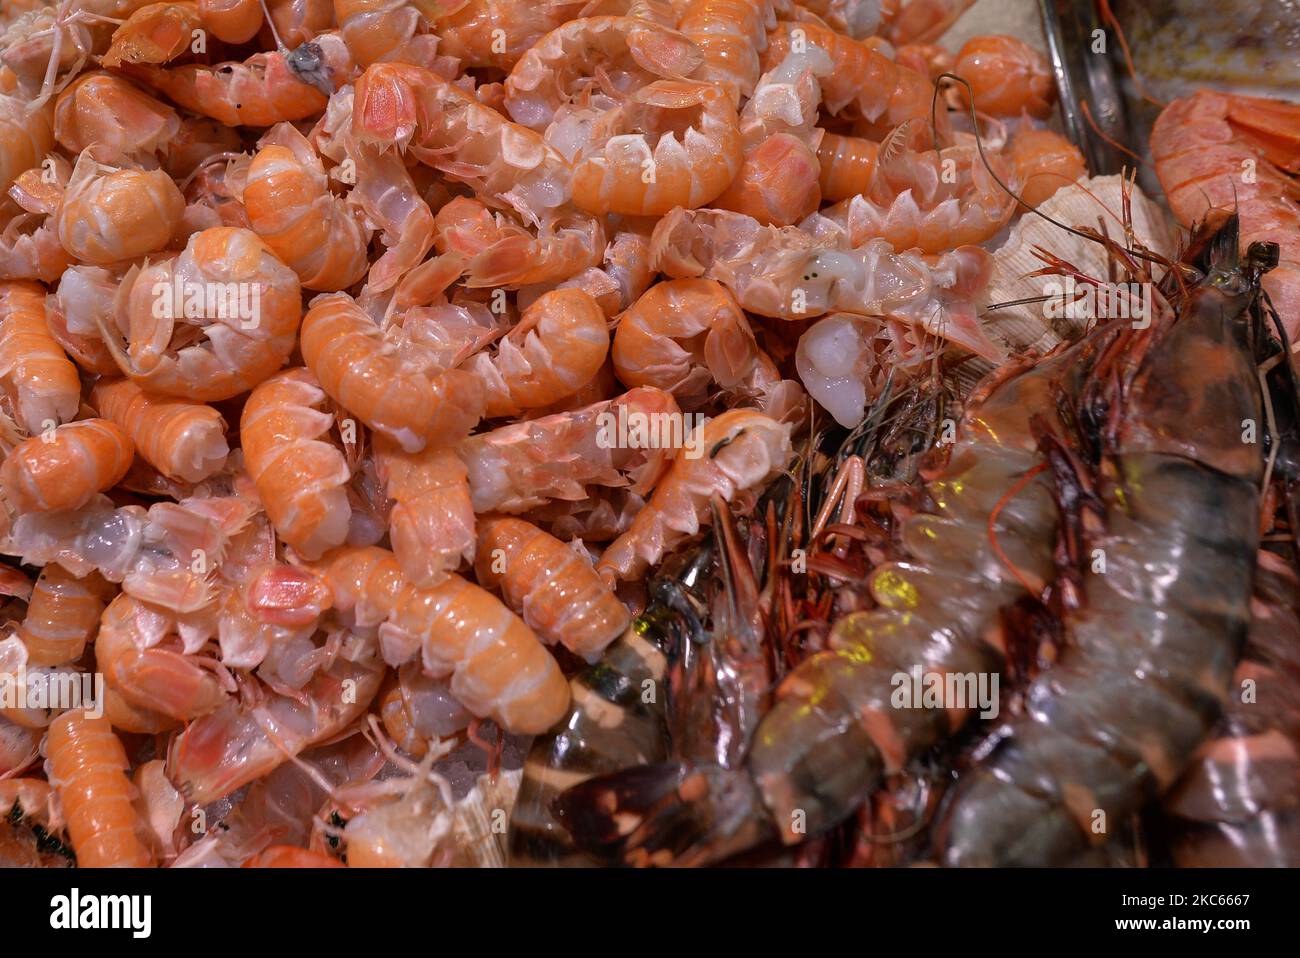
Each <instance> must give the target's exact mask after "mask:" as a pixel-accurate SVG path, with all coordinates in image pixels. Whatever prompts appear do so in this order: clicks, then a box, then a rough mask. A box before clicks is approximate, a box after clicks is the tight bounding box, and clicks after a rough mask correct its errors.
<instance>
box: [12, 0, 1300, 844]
mask: <svg viewBox="0 0 1300 958" xmlns="http://www.w3.org/2000/svg"><path fill="white" fill-rule="evenodd" d="M971 2H972V0H803V2H795V0H544V2H535V0H443V2H436V3H435V2H430V0H176V2H161V3H159V2H153V3H148V2H141V0H57V2H55V3H52V4H50V5H43V4H41V3H38V2H33V0H0V192H2V193H3V198H2V199H0V453H2V454H3V462H2V463H0V625H3V629H2V630H0V865H4V866H43V867H62V866H68V865H77V866H83V867H105V866H169V867H171V866H176V867H214V866H216V867H240V866H242V867H343V866H348V867H365V866H385V867H391V866H405V867H428V866H447V865H471V866H498V865H507V864H508V865H515V866H557V865H564V866H592V865H626V864H631V865H693V864H712V863H720V862H724V861H725V862H728V863H736V864H747V865H822V866H840V865H852V866H891V865H911V864H922V863H939V864H946V865H1075V864H1106V865H1148V864H1152V865H1160V864H1178V865H1204V864H1219V865H1225V864H1227V865H1246V866H1257V865H1281V864H1292V865H1294V864H1297V863H1300V575H1298V574H1297V569H1298V568H1300V566H1298V565H1297V562H1298V561H1300V389H1298V388H1297V380H1296V372H1295V364H1294V363H1293V357H1292V351H1291V343H1292V342H1293V341H1294V340H1295V338H1296V335H1297V333H1298V332H1300V206H1298V205H1297V203H1298V201H1300V185H1298V184H1297V180H1296V176H1297V174H1300V105H1297V104H1294V103H1290V102H1287V101H1284V100H1280V99H1268V98H1263V97H1248V96H1241V95H1234V94H1232V93H1226V92H1217V91H1215V90H1213V89H1209V88H1204V89H1200V90H1197V91H1196V92H1194V93H1192V94H1190V95H1187V96H1184V97H1181V98H1178V99H1173V100H1170V101H1169V102H1167V103H1161V108H1162V111H1161V113H1160V115H1159V119H1158V121H1157V122H1156V123H1155V126H1154V128H1153V130H1152V132H1151V136H1150V142H1149V144H1140V145H1138V150H1137V152H1141V150H1142V149H1143V148H1146V147H1149V151H1150V154H1149V155H1150V157H1151V159H1152V162H1153V166H1154V171H1155V174H1156V176H1157V177H1158V178H1159V182H1160V184H1161V186H1162V188H1163V194H1164V195H1163V196H1151V197H1148V196H1145V195H1143V194H1142V193H1141V191H1139V190H1138V189H1137V188H1136V186H1135V181H1134V179H1133V178H1132V177H1131V176H1100V175H1089V174H1090V173H1098V172H1099V171H1089V170H1088V169H1086V167H1085V164H1084V160H1083V156H1082V154H1081V153H1080V151H1079V150H1078V149H1077V148H1076V147H1075V145H1073V144H1072V143H1071V142H1070V141H1069V140H1068V139H1066V138H1065V137H1064V136H1062V135H1061V134H1060V133H1058V132H1056V131H1055V129H1054V128H1053V116H1054V110H1055V100H1056V95H1057V94H1056V88H1055V85H1054V81H1053V74H1052V70H1051V68H1050V66H1049V63H1048V61H1047V60H1046V58H1045V56H1044V55H1043V54H1042V53H1040V52H1039V51H1038V50H1037V49H1036V48H1035V47H1033V46H1031V45H1029V44H1028V43H1026V42H1025V41H1024V40H1022V39H1018V38H1015V37H1010V36H1004V35H980V36H976V37H974V38H972V39H970V40H969V41H967V42H966V43H965V44H964V45H961V46H960V48H957V49H949V48H947V47H944V46H942V45H940V44H939V42H938V41H939V40H940V38H941V37H943V36H944V35H945V34H946V33H947V31H948V29H949V28H950V27H951V26H952V25H953V24H954V23H955V22H956V21H957V20H958V18H959V17H960V16H961V15H962V14H963V13H964V12H965V11H966V10H967V8H969V7H970V6H971ZM1135 155H1136V153H1135ZM1166 210H1167V211H1168V212H1166Z"/></svg>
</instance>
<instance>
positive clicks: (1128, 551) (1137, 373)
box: [936, 219, 1267, 865]
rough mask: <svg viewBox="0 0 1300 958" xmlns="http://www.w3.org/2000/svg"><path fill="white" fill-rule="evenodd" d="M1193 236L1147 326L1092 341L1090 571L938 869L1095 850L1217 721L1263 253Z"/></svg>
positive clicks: (1251, 502)
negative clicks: (1179, 279) (1181, 272)
mask: <svg viewBox="0 0 1300 958" xmlns="http://www.w3.org/2000/svg"><path fill="white" fill-rule="evenodd" d="M1196 244H1198V245H1199V247H1200V248H1199V249H1198V248H1197V245H1194V246H1193V253H1194V254H1196V255H1195V258H1194V259H1192V263H1193V264H1194V265H1196V266H1197V267H1199V268H1200V270H1201V278H1200V279H1199V281H1198V282H1197V283H1195V285H1193V286H1191V288H1190V289H1187V288H1186V287H1184V288H1179V287H1178V286H1176V285H1175V282H1176V281H1175V280H1172V279H1171V280H1170V281H1169V282H1168V283H1167V284H1166V285H1165V287H1164V290H1165V294H1166V296H1167V297H1168V302H1169V307H1170V308H1168V309H1166V310H1164V311H1163V315H1162V316H1160V317H1158V319H1157V320H1156V321H1153V322H1152V323H1151V326H1150V328H1149V329H1144V330H1137V329H1133V328H1132V325H1131V324H1129V323H1126V322H1123V321H1119V322H1117V323H1112V324H1110V325H1108V326H1107V327H1104V328H1103V329H1102V330H1101V331H1100V332H1099V333H1098V334H1096V337H1097V338H1099V339H1102V340H1103V341H1105V344H1106V346H1107V347H1108V348H1107V349H1106V352H1105V354H1104V358H1103V359H1102V360H1101V363H1102V365H1101V367H1100V368H1097V369H1094V370H1092V371H1091V373H1090V375H1091V376H1093V377H1096V378H1095V379H1094V380H1093V382H1095V383H1096V385H1095V386H1091V385H1090V386H1088V387H1085V392H1084V402H1085V403H1087V404H1088V405H1090V406H1091V407H1092V408H1093V409H1094V410H1101V409H1106V410H1107V413H1108V421H1106V422H1105V423H1103V424H1102V426H1101V437H1100V447H1101V448H1100V452H1101V463H1100V469H1099V474H1100V478H1099V483H1098V486H1099V488H1098V492H1099V496H1100V499H1101V501H1102V504H1103V505H1104V508H1105V523H1104V527H1103V529H1102V530H1101V531H1100V532H1098V533H1097V534H1096V535H1095V536H1093V537H1092V541H1090V542H1089V543H1088V545H1089V547H1090V548H1093V547H1095V548H1099V549H1101V550H1102V553H1103V554H1104V555H1105V557H1106V571H1105V572H1104V573H1098V572H1095V571H1094V572H1093V573H1092V574H1090V575H1087V576H1086V577H1085V579H1084V581H1083V595H1082V597H1081V607H1080V609H1079V610H1078V612H1077V613H1076V614H1075V615H1074V616H1073V617H1072V618H1071V619H1069V620H1067V627H1068V630H1069V636H1068V643H1067V645H1066V647H1065V650H1064V652H1063V653H1062V655H1061V657H1060V659H1059V661H1057V662H1056V663H1054V664H1053V666H1052V668H1050V669H1049V670H1047V671H1046V672H1045V673H1044V674H1042V675H1041V676H1040V677H1039V678H1038V679H1036V680H1035V681H1034V682H1033V684H1032V685H1031V686H1030V688H1029V689H1028V690H1027V692H1026V699H1027V701H1028V702H1029V703H1031V707H1030V708H1028V709H1027V710H1026V711H1024V712H1023V713H1022V714H1020V715H1017V716H1015V717H1013V718H1010V719H1009V720H1008V721H1007V722H1006V723H1005V727H1004V728H1003V729H1000V730H999V732H1000V733H1001V734H1000V737H999V739H998V742H997V745H996V747H994V748H993V749H992V750H991V751H990V752H989V753H988V754H987V755H986V756H985V757H983V758H982V759H981V760H980V761H979V763H978V764H977V765H976V766H975V767H974V768H973V769H972V770H971V771H970V772H969V773H967V774H964V775H962V776H961V778H960V779H959V783H958V787H957V789H956V791H955V792H954V793H953V794H952V795H951V797H950V799H949V804H948V805H947V806H946V808H945V812H944V817H943V819H942V821H941V822H940V824H939V826H938V828H937V832H936V847H937V853H938V854H939V856H940V858H941V860H942V861H944V862H945V863H947V864H952V865H975V864H1034V865H1048V864H1057V863H1064V862H1068V861H1069V860H1071V857H1072V856H1077V855H1080V854H1082V853H1083V852H1084V851H1086V850H1087V849H1088V848H1089V847H1090V846H1093V845H1100V844H1102V843H1103V842H1105V841H1106V839H1107V838H1108V837H1109V836H1110V835H1111V834H1113V832H1114V831H1115V829H1116V828H1117V826H1118V825H1119V824H1120V823H1122V822H1123V821H1125V819H1126V818H1127V817H1128V816H1129V815H1131V814H1134V813H1136V812H1137V810H1138V809H1139V808H1140V807H1141V805H1142V804H1144V803H1145V802H1146V801H1147V800H1148V799H1149V798H1150V797H1152V796H1154V795H1158V794H1160V793H1161V792H1163V791H1165V790H1166V789H1168V788H1169V787H1170V786H1171V785H1172V784H1173V783H1174V782H1175V781H1176V780H1177V778H1178V776H1179V774H1180V773H1181V772H1182V770H1183V768H1184V767H1185V766H1186V765H1187V764H1188V762H1189V761H1190V759H1191V758H1192V755H1193V753H1194V751H1195V749H1196V746H1197V745H1198V744H1199V743H1200V741H1201V739H1202V738H1204V737H1205V735H1206V734H1207V733H1208V732H1209V731H1210V729H1211V728H1212V727H1213V725H1214V722H1215V720H1216V719H1217V718H1218V714H1219V710H1220V708H1221V705H1222V702H1223V700H1224V699H1225V697H1226V695H1227V692H1228V685H1229V682H1230V681H1231V678H1232V674H1233V670H1234V668H1235V665H1236V659H1237V656H1238V654H1239V652H1240V648H1241V643H1242V641H1243V640H1244V638H1245V635H1246V632H1247V629H1248V626H1249V623H1250V596H1251V578H1252V575H1253V572H1254V568H1255V553H1256V549H1257V547H1258V539H1259V484H1260V480H1261V477H1262V475H1263V469H1264V465H1263V461H1262V457H1261V456H1260V455H1258V453H1257V452H1256V450H1255V449H1254V448H1253V447H1252V445H1251V444H1249V443H1243V442H1242V433H1241V430H1242V423H1243V422H1245V421H1253V422H1259V416H1260V413H1261V408H1262V406H1261V397H1260V394H1259V382H1258V379H1257V377H1256V372H1255V364H1254V359H1253V356H1252V355H1251V354H1250V352H1249V351H1248V349H1247V348H1246V346H1245V344H1246V343H1247V341H1248V340H1247V337H1248V335H1249V333H1248V331H1247V329H1246V327H1247V325H1248V324H1249V323H1250V322H1251V321H1253V319H1254V316H1255V315H1258V314H1256V313H1255V312H1254V307H1255V304H1256V302H1257V300H1258V295H1259V292H1258V291H1259V287H1258V283H1259V275H1258V274H1259V270H1260V269H1261V265H1262V264H1263V262H1264V261H1265V259H1266V258H1267V253H1266V252H1265V251H1264V250H1262V248H1261V247H1259V246H1252V247H1251V259H1249V260H1248V261H1247V262H1246V263H1245V264H1240V262H1239V254H1238V244H1239V241H1238V237H1237V224H1236V221H1235V219H1232V220H1229V221H1228V222H1227V223H1226V224H1225V225H1223V226H1221V227H1219V228H1216V227H1215V226H1213V225H1212V226H1210V227H1207V228H1205V229H1204V230H1203V231H1202V232H1201V233H1200V234H1199V236H1198V237H1197V239H1196ZM1255 257H1259V258H1258V259H1256V258H1255ZM1263 268H1267V267H1266V266H1264V267H1263ZM1144 341H1145V342H1144ZM1144 347H1145V348H1144ZM1191 356H1201V357H1207V358H1208V357H1210V356H1213V357H1215V360H1214V365H1213V367H1208V366H1206V365H1202V364H1196V365H1195V366H1193V365H1191V364H1189V363H1188V358H1189V357H1191ZM1111 357H1114V358H1113V359H1112V358H1111ZM1110 362H1113V363H1114V364H1115V366H1114V367H1111V366H1110V364H1109V363H1110ZM1211 368H1212V369H1213V372H1211V371H1210V369H1211ZM1170 396H1180V397H1186V400H1185V404H1184V403H1175V402H1170ZM1209 396H1213V397H1214V398H1213V399H1208V397H1209ZM1193 516H1194V517H1195V518H1194V519H1193V518H1192V517H1193ZM1157 568H1158V569H1160V570H1161V573H1160V576H1159V578H1158V580H1157V579H1154V578H1153V577H1152V576H1151V574H1150V571H1149V570H1151V569H1157ZM1134 622H1141V623H1143V624H1141V625H1139V626H1136V627H1135V626H1134V625H1133V623H1134ZM1152 675H1158V676H1159V679H1158V680H1157V681H1152V678H1151V677H1152ZM1098 823H1101V825H1100V827H1098Z"/></svg>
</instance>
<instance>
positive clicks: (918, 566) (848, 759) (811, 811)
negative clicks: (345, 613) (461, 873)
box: [560, 353, 1075, 863]
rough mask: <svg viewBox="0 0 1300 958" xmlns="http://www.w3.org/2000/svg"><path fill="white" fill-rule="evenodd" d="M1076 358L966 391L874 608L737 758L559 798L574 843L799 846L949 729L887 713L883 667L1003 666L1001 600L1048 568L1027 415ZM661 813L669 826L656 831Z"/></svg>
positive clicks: (937, 715)
mask: <svg viewBox="0 0 1300 958" xmlns="http://www.w3.org/2000/svg"><path fill="white" fill-rule="evenodd" d="M1074 358H1075V357H1074V356H1072V355H1070V354H1068V353H1067V354H1058V355H1057V356H1056V357H1054V358H1051V359H1048V360H1046V361H1044V362H1041V363H1038V364H1037V365H1033V364H1032V362H1031V361H1028V360H1026V361H1023V362H1021V363H1019V364H1017V365H1013V366H1011V367H1010V368H1007V369H1004V370H1002V371H1001V372H1000V374H999V375H997V376H994V377H991V378H990V380H988V381H986V382H985V383H984V384H983V385H982V386H981V388H980V389H979V390H977V391H976V393H975V394H973V395H972V397H971V399H970V402H969V404H968V405H967V408H966V412H965V415H964V416H963V418H962V421H961V423H960V424H959V426H958V431H957V437H956V442H955V443H954V445H953V447H952V449H951V454H950V456H949V457H948V461H947V465H946V466H944V467H943V468H941V469H939V470H938V471H937V474H935V475H934V476H933V477H932V478H931V479H930V480H929V482H928V483H927V488H928V490H929V494H930V498H931V500H932V503H933V505H932V507H931V508H930V509H929V510H927V511H921V512H917V513H916V514H915V515H913V516H911V517H910V518H908V519H907V520H906V522H905V523H904V525H903V528H902V543H903V546H904V549H905V555H904V557H902V558H901V559H900V561H896V562H888V563H885V564H884V565H882V566H880V567H879V568H878V569H876V571H875V572H874V573H873V575H872V577H871V579H870V580H869V584H868V587H869V589H870V592H871V594H872V596H873V598H874V599H875V602H876V603H877V607H876V608H874V609H872V610H870V611H859V612H854V613H852V614H851V615H848V616H846V617H844V618H843V619H841V620H840V621H839V622H838V623H836V625H835V627H834V628H833V630H832V632H831V636H830V646H831V648H830V650H828V651H824V652H820V653H818V654H816V655H813V656H812V657H810V658H808V659H807V660H805V661H804V662H803V663H802V664H801V665H799V666H798V667H797V668H796V669H795V670H794V671H793V672H791V673H790V674H789V675H788V676H787V677H786V678H785V680H784V681H783V682H782V684H781V685H780V686H779V687H778V689H777V692H776V702H775V704H774V705H773V707H772V708H771V710H770V711H769V712H768V713H767V715H766V716H764V718H763V720H762V722H761V723H760V724H759V726H758V728H757V730H756V732H755V734H754V738H753V745H752V747H751V749H750V751H749V754H748V756H747V758H746V759H745V762H744V763H743V765H742V766H740V767H739V768H734V769H723V768H721V767H720V766H717V765H705V764H687V765H676V764H671V765H657V766H648V767H646V768H644V769H640V770H633V771H635V772H636V773H637V775H638V777H637V779H636V784H635V786H633V787H632V788H631V789H620V788H619V785H618V784H617V780H616V779H615V778H611V779H610V780H609V781H608V783H605V782H603V781H602V779H600V778H597V779H593V780H592V781H590V782H588V783H586V784H584V785H581V786H579V787H578V788H576V789H574V790H572V791H570V792H569V793H566V795H564V796H563V797H562V798H561V799H560V805H561V807H562V808H563V809H564V814H565V817H566V818H567V820H568V823H567V824H566V827H568V828H569V829H570V831H571V832H572V833H573V835H574V838H575V840H576V841H577V843H578V845H579V847H582V848H587V849H590V850H597V849H601V850H603V851H604V852H605V853H606V854H609V853H610V852H611V851H612V852H614V853H616V854H619V855H621V856H622V857H624V858H625V859H626V860H628V861H633V862H640V863H656V862H666V861H677V862H681V863H699V862H704V861H713V860H717V859H719V858H723V857H726V856H728V855H730V854H733V853H735V852H737V851H740V850H742V849H745V848H749V847H753V846H754V845H756V844H759V843H761V842H764V841H768V840H771V839H773V838H777V837H779V838H780V840H781V841H783V842H785V843H787V844H794V843H797V842H799V841H802V840H803V838H804V837H805V835H815V834H817V833H818V832H820V831H821V830H823V829H825V828H827V827H830V826H831V825H833V824H835V823H836V822H839V821H842V820H843V819H844V818H845V817H846V816H848V815H849V814H851V813H852V811H853V810H854V809H855V808H856V807H857V806H858V805H859V803H861V802H862V801H863V800H865V799H866V798H868V797H869V796H870V795H871V793H872V792H873V791H874V790H875V789H876V788H878V787H879V785H880V784H881V782H882V779H883V776H884V775H885V773H886V771H887V770H891V769H897V768H900V767H902V766H903V765H904V764H905V763H906V762H907V761H908V759H909V758H911V757H912V756H915V755H917V754H919V753H920V752H922V751H924V750H925V749H927V748H929V747H930V746H931V745H933V744H935V743H937V742H939V741H941V740H942V739H943V738H945V737H946V736H947V735H949V734H951V732H952V731H953V729H955V728H956V727H957V726H958V725H960V723H961V722H962V721H964V720H965V718H966V713H964V712H959V711H949V712H943V711H936V710H924V709H918V710H901V709H895V708H893V707H892V706H891V705H890V696H891V694H892V692H893V688H894V684H893V682H892V681H891V676H892V675H893V674H894V673H906V672H907V670H909V669H911V668H912V667H914V666H920V667H923V668H924V669H926V670H927V671H938V672H948V671H954V672H967V671H975V672H981V671H983V672H988V671H997V670H998V668H999V665H1000V663H1001V660H1002V655H1003V652H1002V645H1003V643H1004V639H1003V638H1002V637H1001V636H1000V634H999V629H998V616H999V611H1000V610H1001V609H1002V608H1003V607H1004V606H1007V605H1009V604H1010V603H1012V602H1014V601H1016V600H1017V599H1018V598H1019V597H1020V596H1023V595H1024V594H1025V593H1026V592H1031V591H1036V590H1038V589H1041V588H1042V586H1043V585H1044V584H1045V582H1046V581H1048V580H1049V579H1050V578H1051V576H1052V575H1053V573H1054V564H1053V540H1054V536H1055V530H1056V527H1057V523H1058V512H1057V508H1056V505H1055V503H1054V502H1053V499H1052V494H1051V491H1050V488H1049V486H1048V484H1047V483H1046V481H1045V480H1044V479H1043V478H1042V477H1041V476H1040V473H1041V472H1042V470H1043V469H1044V466H1043V465H1042V463H1043V462H1044V458H1043V456H1042V454H1041V453H1040V451H1039V448H1038V442H1037V439H1036V438H1035V436H1034V434H1033V431H1032V430H1031V428H1030V421H1031V419H1034V418H1036V417H1048V421H1050V419H1051V417H1053V416H1054V415H1055V412H1054V409H1055V396H1054V392H1055V386H1056V384H1057V383H1058V382H1060V381H1061V379H1062V377H1065V376H1068V374H1069V369H1070V366H1071V363H1072V360H1073V359H1074ZM828 770H833V774H832V772H831V771H828ZM632 774H633V773H632V772H629V773H628V775H629V776H631V775H632ZM627 781H628V782H629V784H630V782H631V779H630V778H629V779H627ZM611 789H618V790H619V791H618V794H619V795H620V796H621V797H620V798H618V799H615V800H614V802H613V803H612V805H611V811H612V812H613V813H615V814H619V815H630V816H631V817H630V818H627V819H626V821H627V822H628V823H629V827H626V828H624V829H623V833H622V836H617V835H615V834H614V833H613V832H612V831H611V830H609V829H608V828H607V826H606V823H605V820H604V813H603V812H601V813H595V812H594V808H595V806H593V804H592V802H599V801H602V800H604V797H605V796H610V797H612V796H613V795H614V794H615V792H614V791H612V790H611ZM652 796H653V797H652ZM656 802H662V803H663V804H662V805H661V806H660V809H662V810H658V809H656V810H651V807H652V805H653V804H654V803H656ZM668 817H671V818H672V819H673V820H674V822H675V825H674V826H673V829H672V833H671V834H669V833H668V831H665V830H663V829H661V828H660V823H661V822H663V821H666V820H667V818H668ZM805 827H806V831H805Z"/></svg>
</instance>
